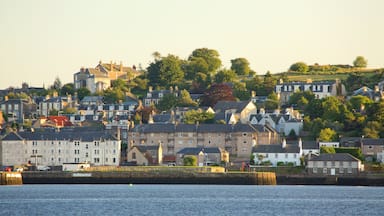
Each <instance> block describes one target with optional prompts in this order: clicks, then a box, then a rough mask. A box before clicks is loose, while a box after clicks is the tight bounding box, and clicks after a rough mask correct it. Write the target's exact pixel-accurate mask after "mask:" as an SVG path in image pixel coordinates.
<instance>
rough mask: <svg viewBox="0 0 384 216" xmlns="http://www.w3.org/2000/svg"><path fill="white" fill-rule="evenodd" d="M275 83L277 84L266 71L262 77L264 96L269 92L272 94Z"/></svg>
mask: <svg viewBox="0 0 384 216" xmlns="http://www.w3.org/2000/svg"><path fill="white" fill-rule="evenodd" d="M276 83H277V80H276V78H275V77H273V76H272V74H271V72H270V71H267V73H266V74H265V75H264V83H263V89H264V94H265V95H269V94H270V93H271V92H273V91H274V89H275V86H276Z"/></svg>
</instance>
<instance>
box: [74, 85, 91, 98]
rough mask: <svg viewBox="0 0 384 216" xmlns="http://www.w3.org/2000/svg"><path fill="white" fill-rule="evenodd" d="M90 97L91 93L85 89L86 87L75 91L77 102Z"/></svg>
mask: <svg viewBox="0 0 384 216" xmlns="http://www.w3.org/2000/svg"><path fill="white" fill-rule="evenodd" d="M90 95H91V91H89V89H87V88H86V87H81V88H79V89H77V97H78V98H79V100H83V98H84V97H85V96H90Z"/></svg>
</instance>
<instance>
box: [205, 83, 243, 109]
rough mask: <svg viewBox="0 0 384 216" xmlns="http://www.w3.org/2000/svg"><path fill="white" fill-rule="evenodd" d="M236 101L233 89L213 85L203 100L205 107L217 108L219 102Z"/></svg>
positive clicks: (221, 85)
mask: <svg viewBox="0 0 384 216" xmlns="http://www.w3.org/2000/svg"><path fill="white" fill-rule="evenodd" d="M221 100H222V101H235V100H236V98H235V97H234V96H233V92H232V89H231V87H229V86H228V85H226V84H213V85H212V86H211V87H210V88H209V89H208V90H207V91H205V92H204V95H203V96H202V99H201V105H203V106H211V107H213V106H215V105H216V103H217V102H218V101H221Z"/></svg>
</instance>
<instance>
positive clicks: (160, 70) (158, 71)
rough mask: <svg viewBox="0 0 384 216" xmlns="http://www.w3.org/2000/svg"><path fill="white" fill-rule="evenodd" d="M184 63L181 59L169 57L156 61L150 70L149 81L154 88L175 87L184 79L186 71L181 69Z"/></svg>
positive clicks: (150, 66)
mask: <svg viewBox="0 0 384 216" xmlns="http://www.w3.org/2000/svg"><path fill="white" fill-rule="evenodd" d="M181 63H182V61H181V60H180V59H179V57H177V56H174V55H168V56H167V57H162V58H161V59H160V60H157V59H155V62H152V63H151V64H150V65H149V66H148V68H147V71H148V75H147V76H148V79H149V81H150V83H151V84H152V85H154V86H165V87H169V86H174V85H178V84H179V83H181V82H182V81H183V79H184V71H183V70H182V67H181Z"/></svg>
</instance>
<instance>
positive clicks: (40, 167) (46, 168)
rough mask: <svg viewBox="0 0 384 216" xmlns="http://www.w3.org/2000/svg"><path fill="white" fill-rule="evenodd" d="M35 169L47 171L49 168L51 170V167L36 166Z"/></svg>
mask: <svg viewBox="0 0 384 216" xmlns="http://www.w3.org/2000/svg"><path fill="white" fill-rule="evenodd" d="M36 169H37V170H38V171H49V170H51V167H49V166H37V168H36Z"/></svg>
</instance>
